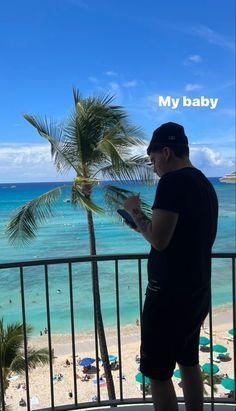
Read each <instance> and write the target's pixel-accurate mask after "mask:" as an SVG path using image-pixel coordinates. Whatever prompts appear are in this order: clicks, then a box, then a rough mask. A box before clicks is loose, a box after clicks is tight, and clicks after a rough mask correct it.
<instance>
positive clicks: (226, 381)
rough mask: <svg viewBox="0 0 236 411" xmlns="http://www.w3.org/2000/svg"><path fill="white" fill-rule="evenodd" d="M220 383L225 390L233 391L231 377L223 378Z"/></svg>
mask: <svg viewBox="0 0 236 411" xmlns="http://www.w3.org/2000/svg"><path fill="white" fill-rule="evenodd" d="M221 385H223V387H224V388H226V390H230V391H234V380H233V378H224V379H223V380H222V381H221Z"/></svg>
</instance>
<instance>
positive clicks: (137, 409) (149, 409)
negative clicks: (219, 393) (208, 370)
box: [85, 404, 236, 411]
mask: <svg viewBox="0 0 236 411" xmlns="http://www.w3.org/2000/svg"><path fill="white" fill-rule="evenodd" d="M127 408H128V409H127ZM108 409H109V407H107V408H102V407H101V408H99V407H98V408H87V409H85V411H91V410H97V411H107V410H108ZM116 409H117V410H119V411H153V410H154V409H153V406H152V405H151V404H145V405H127V406H118V407H117V408H116ZM179 411H186V408H185V405H184V404H179ZM204 411H211V405H209V404H207V405H205V407H204ZM214 411H236V404H228V405H222V404H220V405H217V404H215V407H214Z"/></svg>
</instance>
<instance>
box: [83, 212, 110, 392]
mask: <svg viewBox="0 0 236 411" xmlns="http://www.w3.org/2000/svg"><path fill="white" fill-rule="evenodd" d="M87 220H88V231H89V240H90V254H91V255H96V239H95V232H94V224H93V215H92V212H91V211H89V210H88V211H87ZM92 280H93V290H94V294H95V295H94V298H95V317H96V322H97V330H98V338H99V346H100V352H101V357H102V362H103V367H104V372H105V375H106V381H107V391H108V398H109V400H114V399H115V398H116V395H115V388H114V382H113V378H112V373H111V367H110V363H109V360H108V351H107V343H106V336H105V330H104V325H103V319H102V312H101V302H100V291H99V280H98V266H97V262H96V261H95V262H93V264H92Z"/></svg>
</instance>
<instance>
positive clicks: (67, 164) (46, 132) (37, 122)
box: [23, 114, 76, 173]
mask: <svg viewBox="0 0 236 411" xmlns="http://www.w3.org/2000/svg"><path fill="white" fill-rule="evenodd" d="M23 117H24V118H25V119H26V120H27V121H28V122H29V123H30V124H31V125H32V126H33V127H34V128H36V130H37V131H38V133H39V134H40V135H41V136H42V137H44V138H45V139H46V140H47V141H48V142H49V143H50V145H51V156H52V158H53V159H54V163H55V166H56V168H57V171H58V172H61V173H62V172H67V171H68V170H69V169H70V168H73V169H74V170H76V168H75V165H74V163H73V161H71V157H70V156H69V155H68V153H67V150H66V149H65V144H64V135H63V133H64V129H63V127H62V126H60V125H58V124H56V123H55V122H54V121H52V120H51V121H48V120H47V119H46V118H44V119H43V118H42V117H35V116H32V115H29V114H23Z"/></svg>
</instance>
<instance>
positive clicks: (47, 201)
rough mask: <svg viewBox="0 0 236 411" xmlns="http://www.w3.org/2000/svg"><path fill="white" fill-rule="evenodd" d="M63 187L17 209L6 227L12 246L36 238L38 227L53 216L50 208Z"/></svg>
mask: <svg viewBox="0 0 236 411" xmlns="http://www.w3.org/2000/svg"><path fill="white" fill-rule="evenodd" d="M64 188H65V187H64V186H62V187H57V188H54V189H53V190H50V191H48V192H47V193H44V194H42V195H40V196H39V197H37V198H35V199H33V200H30V201H28V202H27V203H25V204H24V205H23V206H21V207H19V208H18V209H17V210H16V211H15V213H14V215H13V217H12V218H11V220H10V222H9V223H8V224H7V227H6V234H7V236H8V238H9V241H10V242H11V243H12V244H15V245H18V244H24V243H28V242H29V241H30V240H32V239H33V238H35V237H36V230H37V228H38V225H39V224H40V223H42V222H44V221H46V220H47V219H48V218H49V217H51V216H52V215H53V209H52V206H53V205H54V204H55V202H56V200H57V199H58V197H59V196H60V195H61V190H62V189H64Z"/></svg>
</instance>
